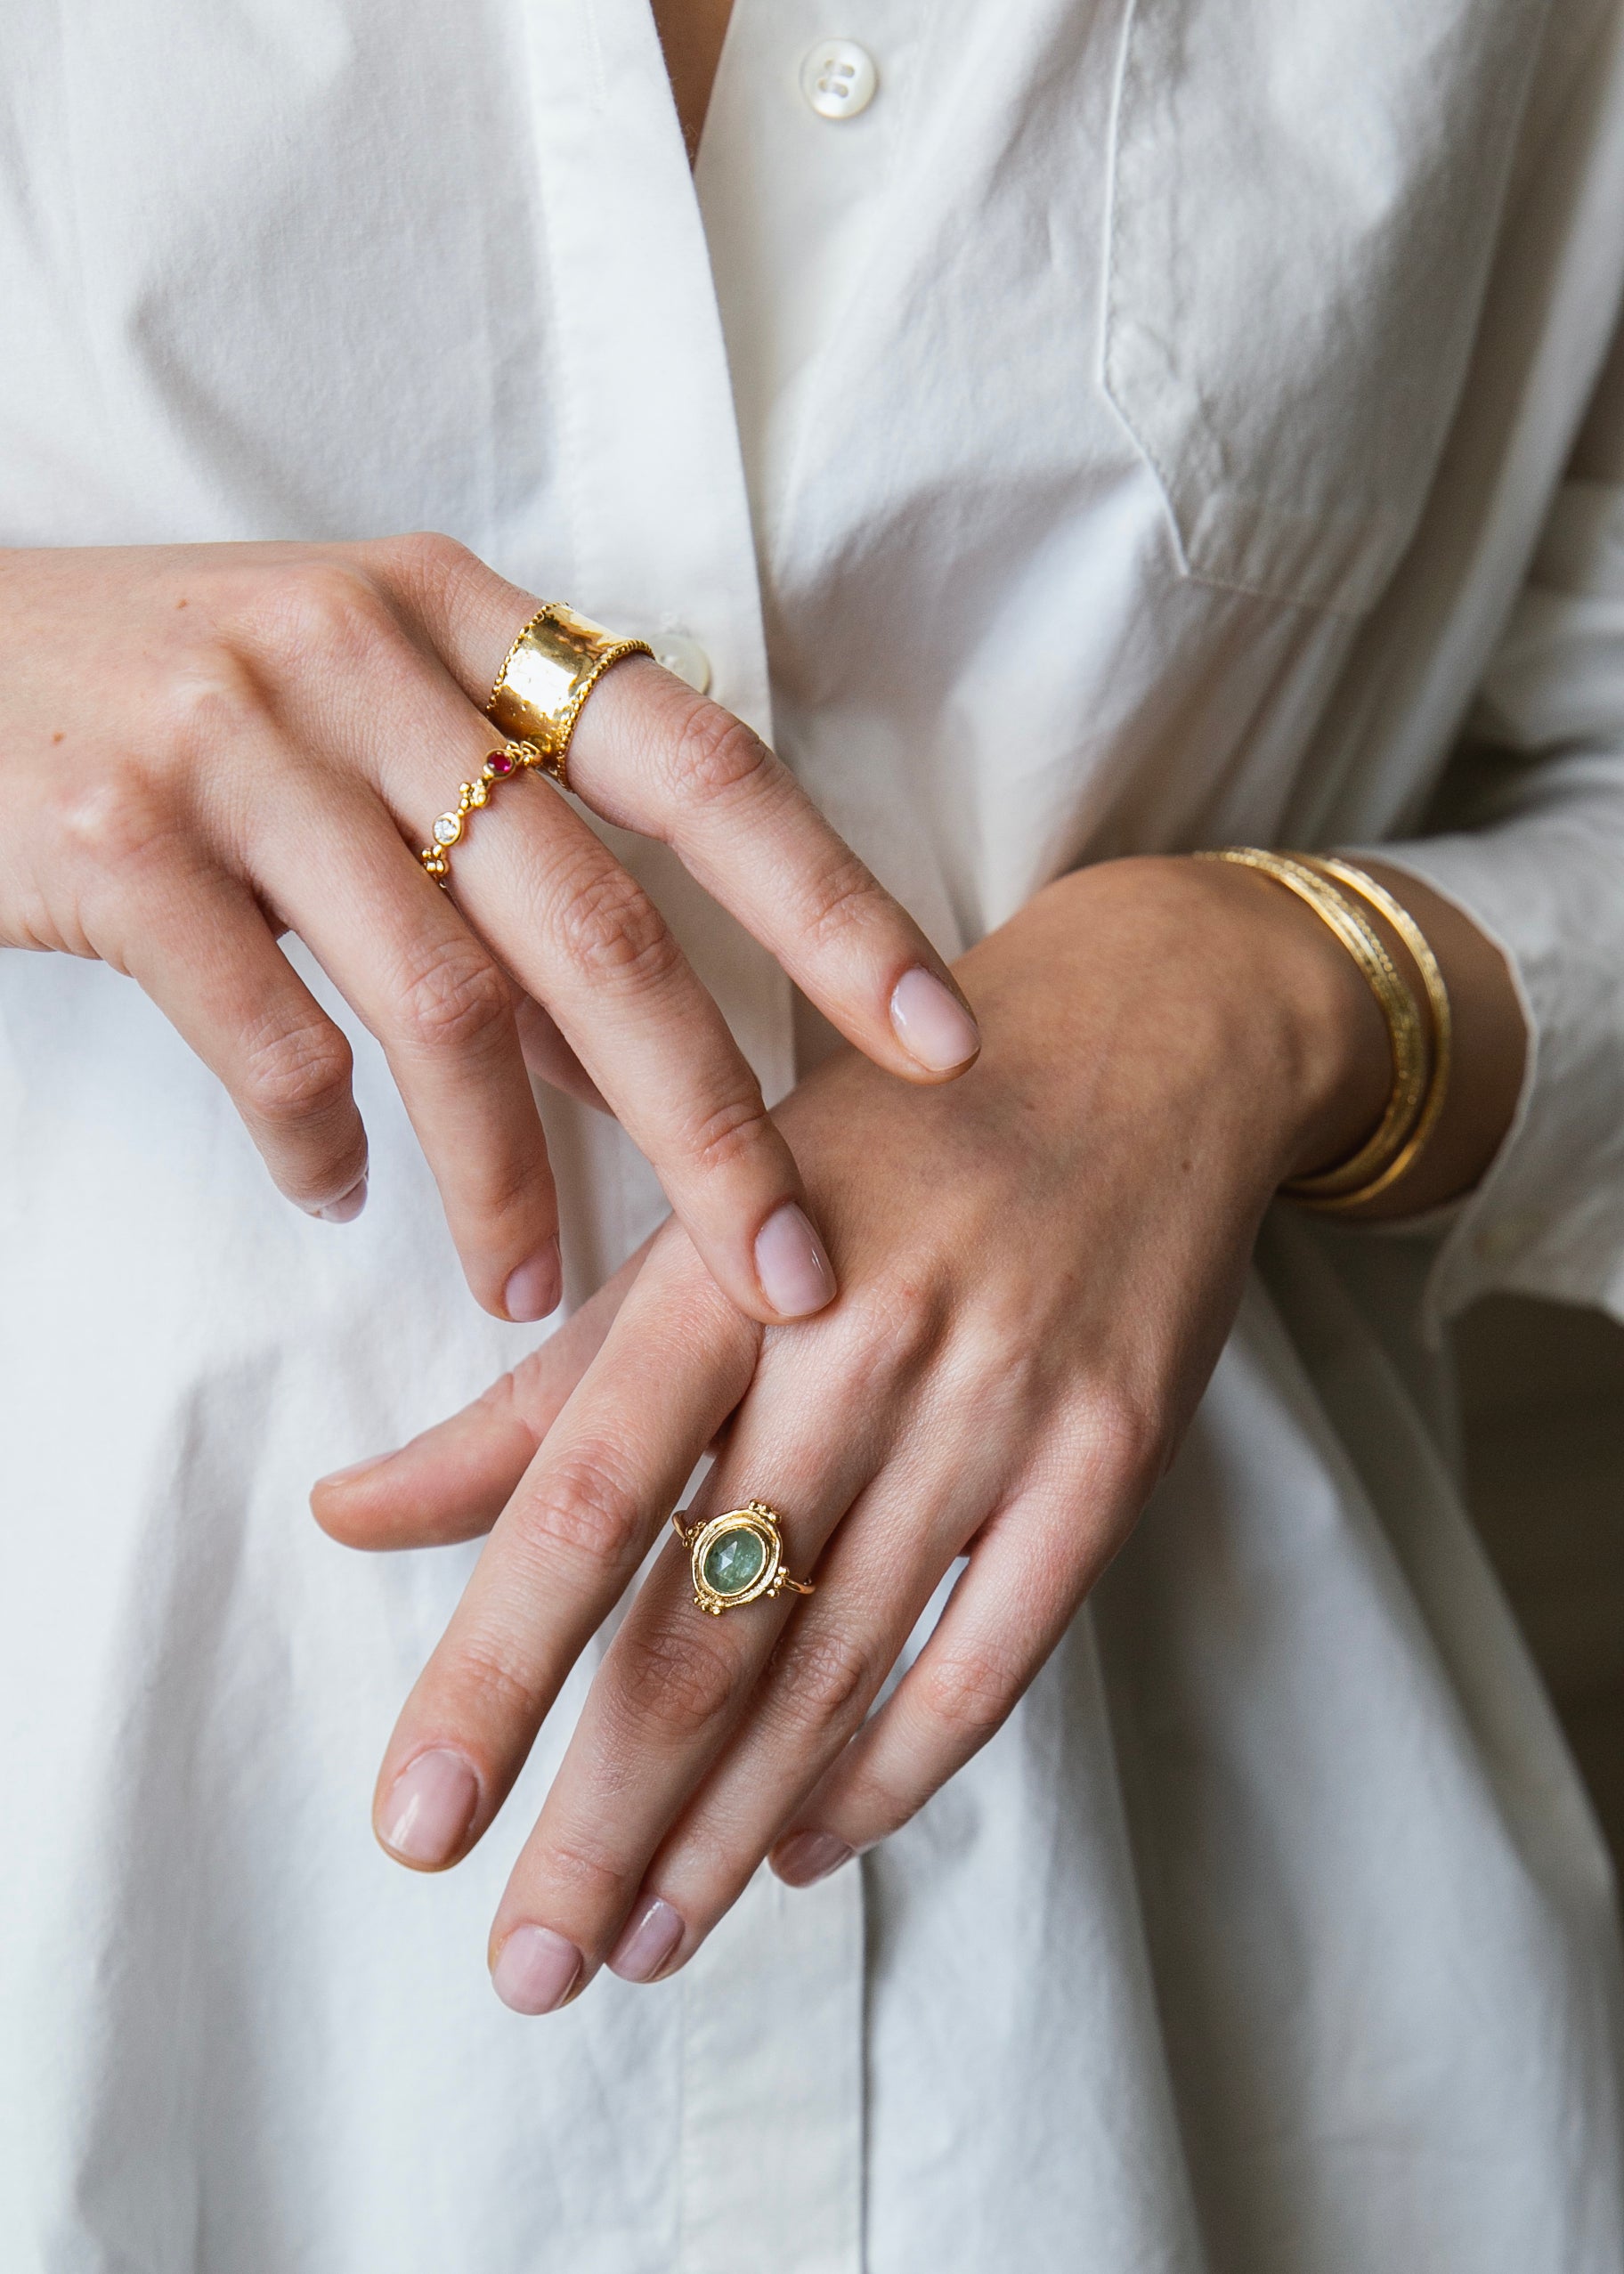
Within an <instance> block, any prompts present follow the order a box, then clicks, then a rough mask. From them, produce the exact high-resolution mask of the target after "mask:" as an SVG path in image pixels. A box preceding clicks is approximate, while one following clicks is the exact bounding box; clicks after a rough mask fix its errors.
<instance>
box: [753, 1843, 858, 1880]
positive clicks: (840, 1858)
mask: <svg viewBox="0 0 1624 2274" xmlns="http://www.w3.org/2000/svg"><path fill="white" fill-rule="evenodd" d="M856 1852H857V1851H856V1850H855V1849H854V1848H848V1847H847V1845H846V1842H845V1841H844V1840H837V1839H836V1838H835V1836H834V1834H833V1833H832V1831H792V1833H791V1834H790V1836H789V1838H788V1839H787V1840H784V1842H783V1843H782V1844H781V1845H780V1846H779V1847H777V1848H774V1850H773V1856H772V1864H773V1869H774V1871H775V1872H777V1874H778V1876H779V1878H780V1879H781V1880H785V1881H787V1883H788V1884H789V1885H790V1886H791V1887H810V1886H811V1884H812V1882H813V1880H826V1879H827V1878H828V1876H829V1874H830V1872H838V1871H839V1870H840V1865H841V1864H849V1863H850V1861H851V1859H852V1856H854V1854H855V1853H856Z"/></svg>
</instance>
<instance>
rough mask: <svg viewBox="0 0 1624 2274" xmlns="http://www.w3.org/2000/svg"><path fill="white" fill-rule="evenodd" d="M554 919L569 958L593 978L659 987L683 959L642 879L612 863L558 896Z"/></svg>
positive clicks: (634, 985)
mask: <svg viewBox="0 0 1624 2274" xmlns="http://www.w3.org/2000/svg"><path fill="white" fill-rule="evenodd" d="M555 922H556V925H557V927H558V933H559V939H560V944H561V945H562V946H563V948H564V953H565V954H567V955H568V956H569V958H570V960H571V961H572V962H574V963H576V964H577V965H579V966H580V967H581V969H582V970H583V971H586V972H588V973H589V976H590V977H592V978H593V979H612V980H614V981H615V982H617V983H618V984H620V985H623V986H629V987H658V986H660V985H662V983H663V982H665V981H666V980H668V979H670V978H671V977H672V975H673V974H674V973H675V972H676V971H677V970H678V967H679V966H680V964H681V962H682V952H681V950H680V949H679V948H678V945H677V942H676V940H675V939H674V938H672V936H671V933H670V930H669V928H668V927H667V924H666V922H665V919H664V918H663V917H662V915H661V914H660V911H659V910H658V909H657V908H656V907H655V906H654V902H653V901H652V900H651V899H650V898H649V897H648V895H647V893H646V892H645V891H644V889H643V888H642V887H641V885H639V884H638V883H637V882H636V881H635V880H634V879H633V878H631V877H629V876H628V874H627V873H626V872H625V870H624V869H622V868H621V867H619V866H618V865H613V864H611V865H605V866H603V867H600V868H598V869H597V870H596V871H595V873H593V874H592V875H590V876H589V877H586V878H583V879H581V880H580V881H577V883H576V885H575V887H574V889H573V890H572V891H569V892H567V893H564V894H563V895H561V896H560V897H559V900H558V902H557V906H556V915H555Z"/></svg>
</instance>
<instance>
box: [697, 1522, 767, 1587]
mask: <svg viewBox="0 0 1624 2274" xmlns="http://www.w3.org/2000/svg"><path fill="white" fill-rule="evenodd" d="M766 1561H767V1545H766V1542H765V1541H764V1540H763V1539H762V1538H761V1535H760V1533H759V1532H758V1531H750V1530H748V1529H747V1528H746V1527H745V1526H744V1525H743V1524H740V1525H739V1526H738V1527H737V1529H736V1530H735V1531H725V1532H724V1533H723V1534H722V1536H721V1538H720V1539H715V1540H712V1541H711V1547H710V1549H709V1552H708V1553H707V1555H706V1556H705V1562H704V1573H705V1584H706V1586H707V1587H711V1588H715V1590H716V1592H717V1594H718V1595H743V1592H744V1590H745V1588H747V1587H748V1586H749V1585H750V1583H751V1580H753V1579H755V1577H756V1576H757V1574H758V1573H759V1571H760V1569H761V1566H762V1564H763V1563H766Z"/></svg>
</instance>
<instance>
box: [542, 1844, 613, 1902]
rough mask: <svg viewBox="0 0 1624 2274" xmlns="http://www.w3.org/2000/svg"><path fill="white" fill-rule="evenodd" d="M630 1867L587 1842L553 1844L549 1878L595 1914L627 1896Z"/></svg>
mask: <svg viewBox="0 0 1624 2274" xmlns="http://www.w3.org/2000/svg"><path fill="white" fill-rule="evenodd" d="M547 1877H548V1882H549V1883H550V1884H552V1885H554V1886H556V1885H557V1884H558V1883H559V1882H562V1883H563V1884H564V1886H565V1887H567V1888H569V1889H570V1890H571V1892H572V1896H573V1897H574V1898H575V1900H576V1901H578V1902H579V1903H580V1904H581V1907H582V1909H583V1910H585V1911H587V1912H591V1911H593V1910H595V1909H597V1908H598V1907H599V1906H601V1905H606V1904H613V1903H614V1902H615V1901H617V1900H618V1899H619V1898H620V1896H621V1895H622V1894H623V1893H624V1891H625V1887H626V1881H627V1879H628V1877H629V1865H628V1864H626V1863H625V1862H623V1861H622V1860H621V1859H620V1858H619V1857H617V1856H613V1855H611V1854H610V1853H609V1851H608V1850H607V1849H605V1848H595V1847H592V1846H590V1845H589V1843H588V1842H587V1841H585V1840H579V1839H571V1840H557V1839H553V1840H548V1844H547Z"/></svg>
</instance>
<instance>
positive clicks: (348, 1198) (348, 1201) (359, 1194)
mask: <svg viewBox="0 0 1624 2274" xmlns="http://www.w3.org/2000/svg"><path fill="white" fill-rule="evenodd" d="M366 1205H367V1180H366V1178H365V1176H364V1175H363V1176H359V1177H357V1178H356V1180H355V1182H354V1183H353V1184H352V1185H351V1187H350V1189H349V1190H348V1191H347V1192H343V1193H340V1195H339V1196H338V1198H337V1199H336V1200H329V1202H328V1204H327V1206H326V1207H325V1208H317V1209H315V1210H314V1211H313V1214H316V1215H317V1216H319V1217H320V1218H321V1222H323V1223H324V1224H353V1222H354V1221H355V1219H356V1217H357V1216H358V1215H359V1214H361V1210H362V1209H363V1208H364V1207H365V1206H366Z"/></svg>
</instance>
